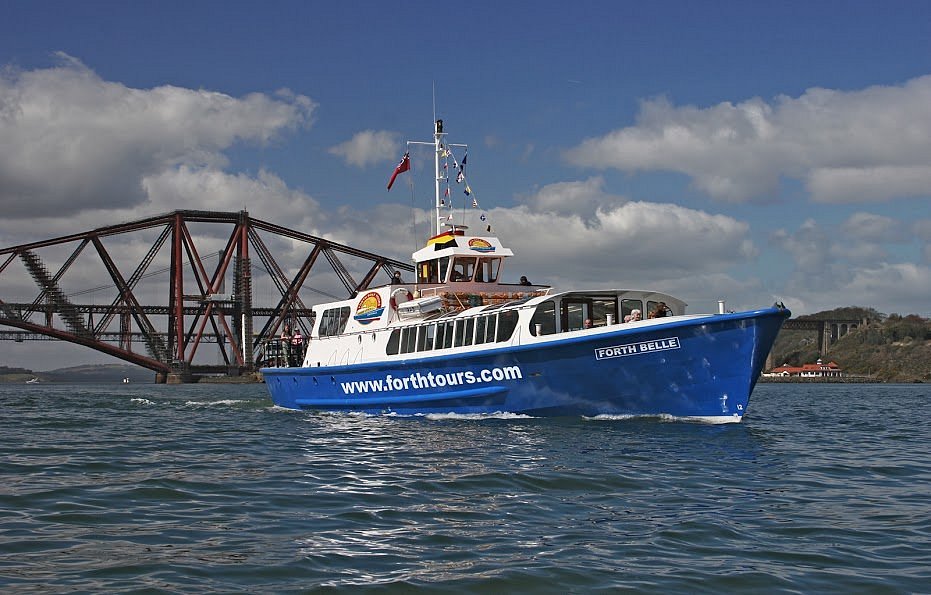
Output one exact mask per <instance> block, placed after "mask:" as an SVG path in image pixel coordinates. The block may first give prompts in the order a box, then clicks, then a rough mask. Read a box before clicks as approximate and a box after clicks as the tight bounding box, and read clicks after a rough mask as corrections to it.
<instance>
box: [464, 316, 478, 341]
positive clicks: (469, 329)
mask: <svg viewBox="0 0 931 595" xmlns="http://www.w3.org/2000/svg"><path fill="white" fill-rule="evenodd" d="M474 331H475V319H474V318H470V319H468V320H466V321H465V334H464V335H463V337H462V339H463V341H462V344H463V345H471V344H472V333H473V332H474Z"/></svg>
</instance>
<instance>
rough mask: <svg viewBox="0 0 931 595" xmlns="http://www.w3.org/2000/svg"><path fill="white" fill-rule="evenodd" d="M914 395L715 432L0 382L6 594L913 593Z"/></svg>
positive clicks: (917, 454)
mask: <svg viewBox="0 0 931 595" xmlns="http://www.w3.org/2000/svg"><path fill="white" fill-rule="evenodd" d="M929 403H931V388H929V387H927V386H924V385H897V386H886V385H824V384H820V385H761V386H759V387H758V388H757V391H756V393H755V394H754V398H753V400H752V402H751V406H750V410H749V415H748V416H747V418H746V419H745V420H744V422H743V423H742V424H736V425H724V426H712V425H702V424H695V423H682V422H672V423H670V422H666V421H662V420H657V419H639V420H636V419H635V420H611V421H605V420H597V421H596V420H585V419H527V418H495V419H487V418H440V419H436V418H430V419H425V418H393V417H365V416H351V415H334V414H328V415H320V414H307V413H295V412H289V411H285V410H281V409H276V408H273V407H272V406H271V403H270V401H269V400H268V399H267V398H266V394H265V390H264V387H263V386H261V385H247V386H226V385H194V386H181V387H178V386H156V385H146V386H142V385H116V386H102V385H98V386H82V385H70V386H66V385H42V384H39V385H15V386H11V385H5V386H0V591H4V592H40V591H41V592H48V591H53V592H73V591H85V592H104V591H106V592H114V591H150V592H175V593H198V592H253V593H254V592H276V593H279V592H304V591H313V590H317V589H326V588H328V587H329V588H333V589H335V590H353V591H356V590H359V589H360V588H364V587H368V588H373V589H376V590H379V591H381V590H383V591H386V592H409V591H416V590H424V591H429V592H437V591H449V592H487V593H504V592H552V593H565V592H586V593H587V592H592V591H596V590H604V591H611V592H622V591H631V592H663V593H673V592H679V593H695V592H708V593H718V592H722V591H728V592H758V591H765V592H803V593H813V592H844V593H850V592H861V593H866V592H869V593H907V592H929V591H931V493H929V492H931V441H929V431H928V419H929V417H931V416H929V413H931V407H929Z"/></svg>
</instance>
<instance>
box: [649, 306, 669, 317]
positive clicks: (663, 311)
mask: <svg viewBox="0 0 931 595" xmlns="http://www.w3.org/2000/svg"><path fill="white" fill-rule="evenodd" d="M670 314H672V312H670V311H669V307H668V306H667V305H666V302H660V303H658V304H656V309H655V310H653V311H652V312H650V318H662V317H664V316H669V315H670Z"/></svg>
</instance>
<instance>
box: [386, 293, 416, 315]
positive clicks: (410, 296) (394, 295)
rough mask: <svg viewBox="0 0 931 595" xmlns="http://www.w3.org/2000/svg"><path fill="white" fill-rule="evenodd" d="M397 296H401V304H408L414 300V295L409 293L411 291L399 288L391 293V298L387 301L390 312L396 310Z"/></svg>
mask: <svg viewBox="0 0 931 595" xmlns="http://www.w3.org/2000/svg"><path fill="white" fill-rule="evenodd" d="M398 294H403V297H404V298H405V299H404V301H403V302H401V303H402V304H403V303H404V302H409V301H411V300H412V299H414V294H413V293H411V291H410V290H409V289H408V288H406V287H399V288H397V289H395V290H394V291H392V292H391V297H390V298H389V299H388V303H389V304H391V309H392V310H397V309H398V298H397V296H398Z"/></svg>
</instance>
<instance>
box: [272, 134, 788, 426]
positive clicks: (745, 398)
mask: <svg viewBox="0 0 931 595" xmlns="http://www.w3.org/2000/svg"><path fill="white" fill-rule="evenodd" d="M429 144H431V145H432V146H433V147H434V151H435V163H434V165H435V171H436V192H435V205H434V206H435V212H436V217H435V229H434V234H433V235H432V237H430V238H429V239H428V240H427V242H426V245H425V246H424V247H423V248H421V249H420V250H418V251H416V252H415V253H414V254H413V259H414V262H415V266H416V273H415V274H416V280H415V281H413V282H411V283H404V282H403V281H400V279H398V278H397V275H396V278H395V279H394V280H393V282H392V283H391V284H386V285H382V286H379V287H372V288H367V289H363V290H361V291H359V292H357V295H355V296H354V297H351V298H349V299H346V300H342V301H336V302H330V303H324V304H319V305H317V306H315V307H314V308H313V316H312V318H311V325H310V326H311V331H310V336H309V337H308V344H307V347H306V352H304V351H303V338H301V341H300V342H293V343H294V344H292V341H285V342H284V343H283V344H282V345H270V346H269V347H270V354H271V355H270V362H271V365H270V366H269V367H266V368H263V369H262V373H263V375H264V377H265V382H266V385H267V386H268V390H269V392H270V394H271V397H272V400H273V401H274V402H275V404H276V405H279V406H282V407H287V408H292V409H313V410H341V411H360V412H366V413H376V414H381V413H397V414H402V415H417V414H428V413H467V414H473V413H479V414H485V413H498V412H502V413H520V414H527V415H533V416H548V415H584V416H599V415H619V416H637V415H669V416H673V417H677V418H688V419H701V420H706V421H712V422H736V421H740V420H741V419H742V418H743V416H744V414H745V413H746V411H747V405H748V403H749V399H750V394H751V392H752V391H753V388H754V386H755V385H756V381H757V379H758V378H759V376H760V373H761V371H762V369H763V365H764V363H765V360H766V357H767V355H768V354H769V351H770V349H771V348H772V345H773V343H774V341H775V339H776V335H777V334H778V332H779V329H780V328H781V326H782V323H783V321H784V320H785V319H786V318H788V317H789V315H790V313H789V311H788V310H787V309H785V308H784V307H782V306H781V305H775V306H773V307H771V308H765V309H760V310H753V311H747V312H737V313H725V312H724V308H723V304H722V306H721V307H720V308H719V312H718V313H714V314H687V313H686V311H685V310H686V304H685V302H683V301H682V300H680V299H678V298H676V297H674V296H672V295H669V294H666V293H662V292H657V291H649V290H642V289H591V290H574V291H555V290H554V289H553V288H551V287H548V286H542V285H533V284H530V283H529V282H528V281H526V280H525V279H523V278H522V281H521V282H520V283H507V282H504V281H503V279H504V276H503V272H504V270H505V264H506V261H507V260H508V259H510V258H511V257H513V252H512V251H511V250H510V249H509V248H507V247H506V246H504V245H503V244H502V243H501V241H500V240H499V239H498V238H497V237H495V236H493V235H490V233H488V234H477V235H473V234H470V233H468V229H467V228H466V227H465V226H462V225H455V224H453V223H452V219H453V218H452V214H451V212H450V213H449V214H446V212H445V211H444V209H446V208H447V207H448V205H447V203H446V200H445V195H447V194H448V184H449V175H448V174H447V173H446V172H448V171H449V163H448V161H449V159H450V158H452V162H453V165H454V167H453V169H454V170H458V174H457V178H458V181H463V175H462V174H463V170H464V165H465V161H466V157H465V156H463V159H462V163H461V164H460V163H459V162H458V161H457V160H456V159H455V157H453V156H452V150H453V148H454V147H462V146H463V145H451V144H449V143H447V142H446V133H444V131H443V121H442V120H437V121H436V127H435V129H434V140H433V142H432V143H429ZM408 159H409V156H408V154H405V156H404V158H403V159H402V161H401V163H400V164H399V165H398V167H397V168H396V169H395V172H394V175H392V178H391V182H389V188H390V186H391V183H393V182H394V179H395V177H396V176H397V175H398V174H399V173H402V172H404V171H406V170H407V169H409V167H410V164H409V161H408ZM444 184H445V185H446V187H447V190H446V192H445V194H444V196H441V190H442V189H443V188H442V187H443V185H444ZM464 188H465V193H466V194H467V195H468V194H470V192H471V190H470V188H469V186H468V184H467V183H466V184H465V186H464ZM476 204H477V203H476V202H475V200H474V199H473V206H475V205H476ZM486 230H487V231H489V232H490V230H491V227H490V226H488V227H487V228H486ZM644 313H649V316H648V317H647V318H646V319H644ZM298 351H299V353H295V352H298ZM288 352H290V353H288ZM287 355H290V356H291V358H290V359H291V361H290V363H291V364H292V365H291V366H289V365H288V364H289V361H288V359H289V358H288V357H287ZM295 355H297V357H296V358H295Z"/></svg>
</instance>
